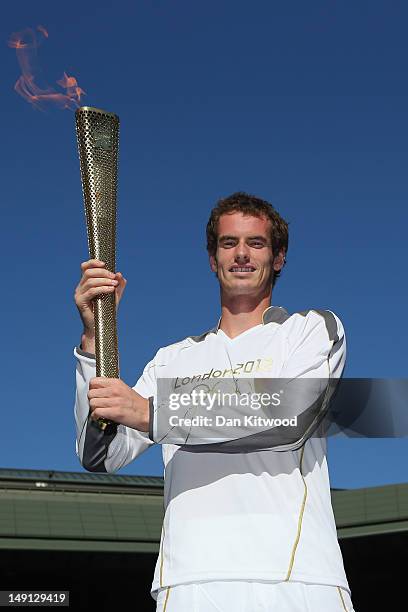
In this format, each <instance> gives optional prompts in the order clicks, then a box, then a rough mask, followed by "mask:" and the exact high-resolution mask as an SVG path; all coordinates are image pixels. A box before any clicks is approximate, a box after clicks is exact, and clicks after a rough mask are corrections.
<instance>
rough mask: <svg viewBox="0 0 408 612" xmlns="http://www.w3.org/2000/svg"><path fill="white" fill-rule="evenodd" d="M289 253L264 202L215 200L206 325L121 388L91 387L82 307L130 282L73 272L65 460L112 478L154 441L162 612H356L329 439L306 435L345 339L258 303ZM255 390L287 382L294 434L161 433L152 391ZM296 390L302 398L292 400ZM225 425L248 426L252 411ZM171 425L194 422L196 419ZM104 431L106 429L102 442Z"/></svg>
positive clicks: (102, 381)
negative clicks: (77, 319) (158, 464)
mask: <svg viewBox="0 0 408 612" xmlns="http://www.w3.org/2000/svg"><path fill="white" fill-rule="evenodd" d="M287 248H288V225H287V223H286V222H285V221H284V219H282V217H280V215H279V214H278V213H277V212H276V211H275V210H274V208H273V207H272V205H271V204H269V203H268V202H266V201H264V200H261V199H259V198H256V197H255V196H251V195H248V194H246V193H242V192H238V193H234V194H232V195H231V196H229V197H227V198H224V199H221V200H220V201H219V202H218V203H217V206H216V207H215V208H214V209H213V210H212V212H211V216H210V220H209V222H208V225H207V249H208V252H209V259H210V266H211V270H212V271H213V272H214V273H215V274H216V276H217V278H218V281H219V285H220V297H221V317H220V319H219V322H218V325H217V326H216V327H215V328H213V329H212V330H209V331H208V332H206V333H204V334H202V335H201V336H190V337H188V338H185V339H184V340H182V341H181V342H177V343H175V344H172V345H170V346H167V347H164V348H161V349H159V351H158V352H157V353H156V355H155V357H154V358H153V359H152V361H150V362H149V363H148V364H147V366H146V367H145V369H144V372H143V374H142V376H141V377H140V379H139V380H138V382H137V383H136V385H135V386H134V388H133V389H131V388H130V387H128V386H127V385H125V383H124V382H123V381H121V380H118V379H108V378H96V377H95V357H94V351H95V348H94V329H93V313H92V299H93V298H94V297H95V296H96V295H98V294H99V293H103V292H109V291H115V293H116V303H117V304H119V300H120V298H121V296H122V294H123V291H124V288H125V285H126V280H125V279H124V278H123V277H122V275H121V274H120V273H118V274H117V275H116V285H111V281H113V280H114V279H113V276H114V275H113V274H111V273H109V272H108V271H107V270H105V269H104V268H103V265H102V263H101V262H98V261H92V260H91V261H88V262H84V263H83V264H82V270H83V275H82V278H81V281H80V283H79V285H78V287H77V288H76V292H75V301H76V305H77V307H78V309H79V311H80V314H81V318H82V321H83V324H84V333H83V335H82V345H81V347H76V348H75V349H74V354H75V357H76V359H77V371H76V384H77V393H76V403H75V418H76V428H77V454H78V457H79V459H80V461H81V463H82V465H83V466H84V467H85V468H86V469H87V470H89V471H97V472H110V473H112V472H116V471H117V470H118V469H120V468H121V467H122V466H124V465H127V464H128V463H130V462H131V461H133V459H135V458H136V457H137V456H138V455H140V454H141V453H142V452H143V451H145V450H146V449H147V448H149V446H151V444H153V443H154V442H156V443H162V444H163V446H162V450H163V460H164V464H165V488H164V504H165V517H164V521H163V529H162V536H161V544H160V554H159V557H158V560H157V564H156V570H155V575H154V579H153V584H152V596H153V597H154V598H155V599H157V610H159V611H163V612H164V611H166V612H173V611H175V610H177V611H178V612H180V611H186V612H190V611H193V610H194V611H197V612H210V611H216V610H218V611H221V612H230V611H231V612H232V611H234V612H239V611H242V612H244V611H245V612H255V611H256V610H264V611H272V610H273V611H277V612H284V611H286V610H288V611H293V612H296V611H297V610H299V611H300V610H302V611H304V610H310V611H313V612H320V611H322V612H323V611H324V612H335V611H337V610H339V611H341V610H342V611H344V610H349V611H350V610H353V607H352V603H351V599H350V589H349V585H348V582H347V578H346V575H345V572H344V567H343V560H342V556H341V551H340V548H339V544H338V541H337V534H336V526H335V521H334V516H333V510H332V506H331V497H330V483H329V475H328V468H327V461H326V440H325V438H324V436H320V437H318V436H317V435H316V432H317V431H318V429H319V426H320V423H321V420H322V416H323V415H324V413H325V411H326V410H327V401H328V397H329V395H330V393H329V384H328V381H331V380H336V379H337V380H338V379H339V378H340V376H341V374H342V371H343V368H344V362H345V336H344V330H343V326H342V324H341V322H340V320H339V319H338V317H337V316H336V315H334V314H333V313H332V312H330V311H322V310H309V311H305V312H299V313H294V314H292V315H289V314H288V313H287V312H286V310H285V309H283V308H281V307H277V306H271V305H270V304H271V298H272V288H273V286H274V284H275V282H276V279H277V278H278V276H279V275H280V272H281V270H282V268H283V266H284V264H285V256H286V252H287ZM115 286H116V289H115ZM266 377H267V379H268V380H269V379H270V380H279V381H281V382H282V384H281V385H279V386H281V387H284V385H285V384H286V386H285V387H284V389H285V391H289V397H290V400H289V402H286V405H285V408H286V410H287V409H288V407H289V408H290V409H292V408H293V410H295V412H296V419H297V427H296V428H294V429H293V428H291V427H287V426H281V425H280V426H274V427H271V426H261V427H258V428H255V429H250V428H249V426H248V427H247V428H246V430H245V427H244V428H242V427H241V428H240V427H233V428H230V431H229V432H227V428H226V427H224V428H221V430H218V429H217V427H215V426H214V422H213V421H211V424H210V425H207V424H204V425H201V426H200V427H199V428H196V429H194V428H192V426H191V422H192V421H190V422H186V423H185V424H184V421H183V423H182V424H181V425H177V426H176V427H173V426H169V424H170V423H172V422H173V421H170V420H169V419H170V416H169V415H170V412H171V410H172V409H173V407H170V406H171V405H170V403H169V402H168V401H166V393H165V392H163V384H164V388H168V386H169V385H170V387H171V389H170V390H171V391H176V390H177V391H180V388H181V389H182V388H183V386H184V385H185V388H186V389H188V391H189V392H190V395H189V397H190V396H191V389H192V387H191V384H190V383H191V382H192V381H193V389H198V387H200V385H201V387H203V383H204V381H205V385H204V386H205V387H206V388H207V389H209V388H210V387H209V385H210V384H211V385H213V387H211V389H212V390H214V388H215V384H218V383H219V382H220V381H222V383H223V384H227V383H231V384H232V385H233V386H234V387H235V389H236V391H237V394H236V396H237V397H239V398H240V397H242V395H243V392H242V388H243V385H245V384H246V383H248V385H249V387H248V388H250V389H252V390H254V389H255V388H256V385H258V386H259V385H260V384H264V381H265V379H266ZM322 380H323V381H325V382H324V384H323V386H322ZM285 381H286V382H285ZM287 381H290V384H287ZM299 381H301V382H300V384H301V385H302V387H301V391H300V392H299V387H293V383H294V382H295V383H299ZM316 381H317V386H316ZM166 385H167V387H166ZM251 385H252V386H251ZM245 388H247V387H245ZM294 388H296V389H297V391H296V393H294V392H293V389H294ZM291 390H292V391H291ZM280 392H282V394H283V389H280ZM176 395H177V394H176ZM258 395H259V394H258ZM209 396H210V394H208V397H209ZM177 397H179V395H177ZM206 397H207V396H206ZM163 398H164V399H163ZM167 399H168V396H167ZM269 408H270V407H269ZM269 408H268V409H269ZM206 409H207V410H208V406H207V407H206ZM232 412H233V413H234V414H239V415H240V417H242V418H244V417H245V418H246V417H248V416H250V414H249V413H250V412H251V407H250V406H248V405H246V406H245V405H244V406H242V405H239V406H236V407H235V408H234V409H233V410H232ZM264 412H267V410H265V411H264ZM183 414H187V415H193V414H194V412H193V406H192V405H191V404H189V405H188V407H187V408H186V409H185V410H184V413H183ZM163 415H165V417H164V418H163ZM101 417H104V418H107V419H110V420H112V421H114V422H115V423H118V426H117V429H116V430H114V431H113V432H112V433H110V434H108V435H107V434H106V433H103V432H102V431H101V430H100V428H99V427H98V426H97V420H98V419H99V418H101ZM207 422H209V419H207V421H206V423H207ZM240 422H241V421H240ZM244 430H245V431H244ZM312 434H315V435H312ZM176 442H177V443H176Z"/></svg>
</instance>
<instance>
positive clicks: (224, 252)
mask: <svg viewBox="0 0 408 612" xmlns="http://www.w3.org/2000/svg"><path fill="white" fill-rule="evenodd" d="M270 223H271V222H270V220H269V219H267V218H266V217H254V216H252V215H244V214H243V213H242V212H234V213H231V214H225V215H222V216H221V217H220V219H219V223H218V243H217V252H216V256H215V257H214V256H210V266H211V270H212V271H213V272H216V274H217V277H218V280H219V282H220V285H221V289H222V291H223V292H224V293H225V295H231V296H233V295H253V296H256V295H260V294H265V293H266V292H268V291H269V290H270V288H271V284H272V274H273V271H274V270H275V271H277V270H280V269H281V267H282V266H283V261H284V257H283V253H278V254H277V256H276V257H275V258H273V254H272V246H271V238H270Z"/></svg>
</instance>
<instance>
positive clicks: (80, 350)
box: [76, 344, 96, 359]
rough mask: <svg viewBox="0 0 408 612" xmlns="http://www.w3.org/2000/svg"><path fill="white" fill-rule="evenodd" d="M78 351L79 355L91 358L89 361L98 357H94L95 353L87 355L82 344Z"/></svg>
mask: <svg viewBox="0 0 408 612" xmlns="http://www.w3.org/2000/svg"><path fill="white" fill-rule="evenodd" d="M76 350H77V353H79V354H80V355H82V356H83V357H89V359H96V355H94V354H93V353H87V352H86V351H84V350H82V344H80V345H79V346H77V347H76Z"/></svg>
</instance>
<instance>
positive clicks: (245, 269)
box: [231, 268, 253, 272]
mask: <svg viewBox="0 0 408 612" xmlns="http://www.w3.org/2000/svg"><path fill="white" fill-rule="evenodd" d="M231 272H253V268H232V269H231Z"/></svg>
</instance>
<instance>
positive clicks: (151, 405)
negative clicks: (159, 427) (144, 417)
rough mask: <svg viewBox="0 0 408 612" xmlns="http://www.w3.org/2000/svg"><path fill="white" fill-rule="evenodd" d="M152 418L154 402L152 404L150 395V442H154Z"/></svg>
mask: <svg viewBox="0 0 408 612" xmlns="http://www.w3.org/2000/svg"><path fill="white" fill-rule="evenodd" d="M153 419H154V404H153V396H152V397H149V438H150V440H151V441H152V442H154V439H153Z"/></svg>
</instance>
